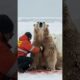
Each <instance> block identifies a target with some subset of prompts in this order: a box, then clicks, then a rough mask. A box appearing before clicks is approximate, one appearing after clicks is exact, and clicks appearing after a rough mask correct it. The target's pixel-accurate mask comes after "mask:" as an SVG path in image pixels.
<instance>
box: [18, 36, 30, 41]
mask: <svg viewBox="0 0 80 80" xmlns="http://www.w3.org/2000/svg"><path fill="white" fill-rule="evenodd" d="M19 40H22V41H24V40H29V39H28V37H27V36H26V35H23V36H21V37H20V38H19Z"/></svg>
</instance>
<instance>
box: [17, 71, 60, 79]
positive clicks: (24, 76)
mask: <svg viewBox="0 0 80 80" xmlns="http://www.w3.org/2000/svg"><path fill="white" fill-rule="evenodd" d="M18 80H62V72H61V71H59V72H54V73H53V72H49V73H45V72H41V73H30V72H29V73H28V72H25V73H18Z"/></svg>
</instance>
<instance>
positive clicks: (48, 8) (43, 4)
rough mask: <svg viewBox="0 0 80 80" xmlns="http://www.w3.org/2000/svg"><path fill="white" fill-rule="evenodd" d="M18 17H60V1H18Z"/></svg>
mask: <svg viewBox="0 0 80 80" xmlns="http://www.w3.org/2000/svg"><path fill="white" fill-rule="evenodd" d="M18 17H62V0H18Z"/></svg>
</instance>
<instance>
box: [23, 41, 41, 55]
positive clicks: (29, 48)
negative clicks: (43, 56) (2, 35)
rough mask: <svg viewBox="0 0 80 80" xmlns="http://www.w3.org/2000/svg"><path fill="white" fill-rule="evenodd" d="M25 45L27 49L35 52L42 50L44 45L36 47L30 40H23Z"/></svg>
mask: <svg viewBox="0 0 80 80" xmlns="http://www.w3.org/2000/svg"><path fill="white" fill-rule="evenodd" d="M23 46H24V49H25V50H27V51H30V52H32V53H33V54H38V53H39V52H40V50H42V47H40V48H39V47H36V46H34V45H32V44H31V43H30V42H28V41H25V42H23Z"/></svg>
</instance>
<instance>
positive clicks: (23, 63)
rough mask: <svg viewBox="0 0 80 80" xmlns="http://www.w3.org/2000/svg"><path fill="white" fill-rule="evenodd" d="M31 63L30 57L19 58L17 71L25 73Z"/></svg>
mask: <svg viewBox="0 0 80 80" xmlns="http://www.w3.org/2000/svg"><path fill="white" fill-rule="evenodd" d="M32 62H33V59H32V57H25V56H21V57H19V58H18V69H22V70H23V71H25V70H27V69H28V68H29V65H30V64H32Z"/></svg>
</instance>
